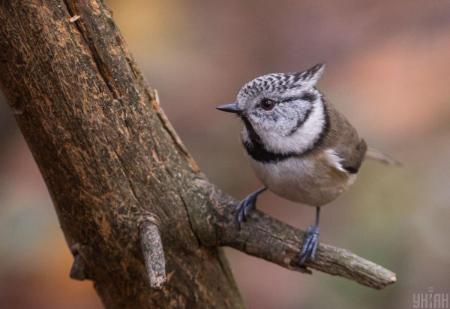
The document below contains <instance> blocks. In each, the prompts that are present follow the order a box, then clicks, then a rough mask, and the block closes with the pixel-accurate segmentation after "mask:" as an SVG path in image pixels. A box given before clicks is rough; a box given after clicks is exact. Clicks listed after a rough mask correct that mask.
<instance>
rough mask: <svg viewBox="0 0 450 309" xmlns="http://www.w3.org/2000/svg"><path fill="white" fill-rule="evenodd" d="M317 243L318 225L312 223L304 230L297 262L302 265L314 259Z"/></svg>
mask: <svg viewBox="0 0 450 309" xmlns="http://www.w3.org/2000/svg"><path fill="white" fill-rule="evenodd" d="M318 245H319V227H318V226H317V225H312V226H310V227H308V229H307V230H306V235H305V239H304V241H303V247H302V250H301V251H300V254H299V264H300V266H304V265H305V263H306V262H311V261H314V259H315V257H316V252H317V246H318Z"/></svg>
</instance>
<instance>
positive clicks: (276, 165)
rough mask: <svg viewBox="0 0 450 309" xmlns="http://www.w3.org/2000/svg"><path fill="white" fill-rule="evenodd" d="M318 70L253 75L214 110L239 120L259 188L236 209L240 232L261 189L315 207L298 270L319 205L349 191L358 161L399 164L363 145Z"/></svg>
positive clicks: (309, 249) (308, 255) (315, 236)
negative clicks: (322, 85)
mask: <svg viewBox="0 0 450 309" xmlns="http://www.w3.org/2000/svg"><path fill="white" fill-rule="evenodd" d="M324 69H325V65H324V64H322V63H319V64H316V65H314V66H313V67H311V68H309V69H307V70H304V71H300V72H293V73H271V74H266V75H262V76H259V77H256V78H255V79H253V80H251V81H249V82H248V83H246V84H245V85H244V86H243V87H242V88H241V89H240V90H239V92H238V94H237V98H236V101H235V102H233V103H229V104H225V105H220V106H217V109H218V110H220V111H223V112H229V113H233V114H236V115H237V116H238V118H240V119H241V120H242V122H243V127H242V131H241V140H242V144H243V146H244V148H245V150H246V153H247V155H248V157H249V160H250V164H251V166H252V168H253V170H254V172H255V174H256V176H257V178H259V180H260V181H261V182H262V183H263V185H264V186H263V187H261V188H259V189H258V190H256V191H254V192H252V193H250V194H249V195H247V196H246V197H245V198H244V199H243V200H241V201H240V202H239V203H238V204H237V205H236V206H235V219H236V221H237V224H238V227H239V229H240V228H241V224H243V222H244V221H247V218H248V217H249V214H250V213H251V211H252V210H254V209H255V208H256V201H257V197H258V196H259V195H260V194H261V193H263V192H264V191H266V190H269V191H271V192H273V193H275V194H276V195H278V196H280V197H282V198H285V199H287V200H290V201H293V202H296V203H301V204H304V205H308V206H312V207H314V208H315V221H314V224H312V225H311V226H309V227H308V228H307V230H306V233H305V236H304V241H303V245H302V247H301V248H299V256H298V263H299V265H301V266H304V265H305V264H306V263H307V262H311V261H314V260H315V257H316V253H317V248H318V244H319V231H320V229H319V221H320V210H321V207H322V206H324V205H327V204H329V203H331V202H332V201H333V200H335V199H336V198H337V197H339V196H340V195H341V194H343V193H344V192H345V191H347V190H348V189H349V187H350V186H351V185H352V184H353V183H354V182H355V180H356V177H357V174H358V172H359V169H360V167H361V164H362V163H363V161H364V160H365V159H366V158H369V159H375V160H378V161H381V162H384V163H388V164H397V163H398V162H397V161H395V160H393V159H392V158H390V157H389V156H387V155H385V154H384V153H382V152H380V151H378V150H377V149H375V148H371V147H368V146H367V144H366V142H365V140H364V139H363V138H361V137H360V136H359V134H358V132H357V131H356V129H355V128H354V127H353V126H352V125H351V124H350V122H349V121H348V120H347V118H346V117H345V116H344V115H343V114H341V113H340V112H338V111H337V109H336V108H335V107H334V106H333V104H331V103H330V102H329V101H328V100H327V99H326V98H325V96H324V95H323V93H322V92H321V91H319V90H318V88H317V83H318V81H319V79H320V78H321V76H322V75H323V72H324Z"/></svg>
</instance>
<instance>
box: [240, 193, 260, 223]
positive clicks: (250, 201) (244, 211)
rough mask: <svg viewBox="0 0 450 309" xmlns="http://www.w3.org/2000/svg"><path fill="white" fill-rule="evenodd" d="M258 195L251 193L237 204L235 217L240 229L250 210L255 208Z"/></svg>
mask: <svg viewBox="0 0 450 309" xmlns="http://www.w3.org/2000/svg"><path fill="white" fill-rule="evenodd" d="M257 196H258V195H257V194H253V193H252V194H249V195H248V196H247V197H246V198H244V199H243V200H242V201H240V202H239V203H238V204H237V205H236V208H235V211H236V214H235V218H236V223H237V225H238V228H239V229H241V224H242V222H245V221H247V217H248V216H249V214H250V212H251V211H252V210H253V209H255V204H256V197H257Z"/></svg>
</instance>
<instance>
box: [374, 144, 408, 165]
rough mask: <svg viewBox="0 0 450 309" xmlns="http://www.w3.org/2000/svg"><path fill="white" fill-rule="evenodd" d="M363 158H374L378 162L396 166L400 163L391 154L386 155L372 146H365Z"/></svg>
mask: <svg viewBox="0 0 450 309" xmlns="http://www.w3.org/2000/svg"><path fill="white" fill-rule="evenodd" d="M365 158H366V159H371V160H375V161H378V162H380V163H383V164H388V165H396V166H400V165H402V164H401V162H399V161H397V160H395V159H394V158H392V157H391V156H388V155H387V154H385V153H382V152H381V151H379V150H378V149H375V148H372V147H367V151H366V155H365Z"/></svg>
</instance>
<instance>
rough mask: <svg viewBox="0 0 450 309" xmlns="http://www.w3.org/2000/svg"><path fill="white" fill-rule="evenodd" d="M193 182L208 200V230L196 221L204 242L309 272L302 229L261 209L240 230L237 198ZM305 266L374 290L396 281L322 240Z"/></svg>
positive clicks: (377, 267) (384, 271)
mask: <svg viewBox="0 0 450 309" xmlns="http://www.w3.org/2000/svg"><path fill="white" fill-rule="evenodd" d="M196 183H197V186H198V187H199V188H201V190H202V191H203V192H207V193H206V194H208V196H209V199H210V202H209V203H208V205H205V206H204V207H205V208H209V210H206V211H208V212H209V216H207V218H208V219H209V221H208V222H209V223H208V224H209V227H210V230H206V229H205V228H204V223H202V222H198V223H199V224H200V225H201V226H200V227H199V228H198V230H197V235H199V236H200V238H201V239H202V241H203V242H204V244H205V245H217V244H218V245H221V246H230V247H233V248H235V249H237V250H240V251H243V252H245V253H247V254H249V255H253V256H256V257H259V258H263V259H265V260H267V261H270V262H273V263H275V264H278V265H280V266H282V267H285V268H287V269H291V270H296V271H300V272H304V273H305V272H306V273H311V272H310V270H309V269H307V268H304V267H299V266H298V263H297V261H298V255H299V249H300V248H301V247H302V244H303V237H304V234H305V232H304V231H301V230H299V229H295V228H293V227H291V226H289V225H287V224H285V223H282V222H280V221H278V220H276V219H273V218H271V217H269V216H267V215H265V214H264V213H262V212H260V211H254V212H252V213H251V214H250V218H249V220H247V221H246V222H245V224H243V225H242V228H241V230H239V229H238V228H237V224H236V222H235V220H234V205H236V203H237V201H235V200H234V199H233V198H231V197H230V196H228V195H227V194H224V193H223V192H222V191H220V190H219V189H217V188H216V187H215V186H214V185H212V184H210V183H209V182H208V181H207V180H205V179H202V178H199V179H197V180H196ZM211 213H212V214H211ZM203 216H205V215H203ZM307 266H308V267H310V268H312V269H316V270H320V271H322V272H325V273H328V274H331V275H336V276H340V277H344V278H347V279H350V280H353V281H356V282H358V283H360V284H363V285H365V286H368V287H372V288H375V289H382V288H384V287H386V286H387V285H389V284H392V283H394V282H395V281H396V275H395V273H393V272H391V271H390V270H387V269H386V268H384V267H382V266H380V265H377V264H375V263H373V262H371V261H368V260H366V259H363V258H361V257H359V256H357V255H355V254H353V253H351V252H349V251H348V250H345V249H341V248H336V247H333V246H330V245H326V244H322V243H321V244H319V248H318V252H317V256H316V260H315V261H314V262H312V263H307Z"/></svg>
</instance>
